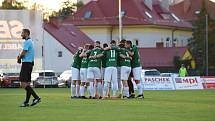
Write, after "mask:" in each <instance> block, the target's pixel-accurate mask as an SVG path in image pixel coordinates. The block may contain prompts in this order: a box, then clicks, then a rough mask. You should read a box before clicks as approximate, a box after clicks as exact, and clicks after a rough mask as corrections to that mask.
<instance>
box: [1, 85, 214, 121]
mask: <svg viewBox="0 0 215 121" xmlns="http://www.w3.org/2000/svg"><path fill="white" fill-rule="evenodd" d="M36 91H37V92H38V93H39V94H40V96H41V97H42V102H41V103H40V104H39V105H37V106H35V107H29V108H20V107H19V105H20V104H21V102H22V101H23V99H24V97H25V91H24V90H23V89H1V88H0V121H215V117H214V116H215V90H196V91H145V96H146V99H144V100H137V99H132V100H78V99H76V100H74V99H73V100H71V99H70V98H69V96H70V90H69V89H65V88H63V89H62V88H59V89H36Z"/></svg>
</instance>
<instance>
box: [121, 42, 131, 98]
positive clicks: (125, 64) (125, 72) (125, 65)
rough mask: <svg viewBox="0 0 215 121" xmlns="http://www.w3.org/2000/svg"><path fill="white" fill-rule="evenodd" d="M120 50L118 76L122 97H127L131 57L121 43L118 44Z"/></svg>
mask: <svg viewBox="0 0 215 121" xmlns="http://www.w3.org/2000/svg"><path fill="white" fill-rule="evenodd" d="M120 48H121V49H120V52H119V56H120V60H119V61H120V66H121V70H120V72H121V74H120V78H121V80H122V84H123V98H129V87H128V83H127V80H128V77H129V74H130V72H131V59H132V58H131V57H130V56H129V52H128V50H127V49H125V48H124V45H123V44H121V45H120Z"/></svg>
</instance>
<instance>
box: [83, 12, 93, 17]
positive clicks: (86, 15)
mask: <svg viewBox="0 0 215 121" xmlns="http://www.w3.org/2000/svg"><path fill="white" fill-rule="evenodd" d="M91 17H92V12H91V11H86V12H85V13H84V18H85V19H90V18H91Z"/></svg>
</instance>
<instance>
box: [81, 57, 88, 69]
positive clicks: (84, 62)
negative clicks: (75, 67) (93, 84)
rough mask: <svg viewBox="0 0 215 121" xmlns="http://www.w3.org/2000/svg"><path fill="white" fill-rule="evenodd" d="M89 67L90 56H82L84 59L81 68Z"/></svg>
mask: <svg viewBox="0 0 215 121" xmlns="http://www.w3.org/2000/svg"><path fill="white" fill-rule="evenodd" d="M87 67H88V58H87V57H84V58H82V61H81V68H87Z"/></svg>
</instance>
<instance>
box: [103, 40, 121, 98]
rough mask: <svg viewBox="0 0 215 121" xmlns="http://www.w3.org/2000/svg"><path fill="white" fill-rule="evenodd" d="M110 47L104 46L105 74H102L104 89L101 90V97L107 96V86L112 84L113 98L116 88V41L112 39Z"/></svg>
mask: <svg viewBox="0 0 215 121" xmlns="http://www.w3.org/2000/svg"><path fill="white" fill-rule="evenodd" d="M110 45H111V46H110V48H109V49H106V48H104V51H103V56H104V58H105V60H106V61H105V65H106V68H105V74H104V90H103V98H107V97H109V95H108V92H109V91H110V90H109V86H110V85H111V83H112V85H113V87H112V90H113V98H116V92H117V88H118V82H117V61H118V51H119V49H118V47H117V46H116V41H115V40H112V41H111V42H110Z"/></svg>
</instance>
